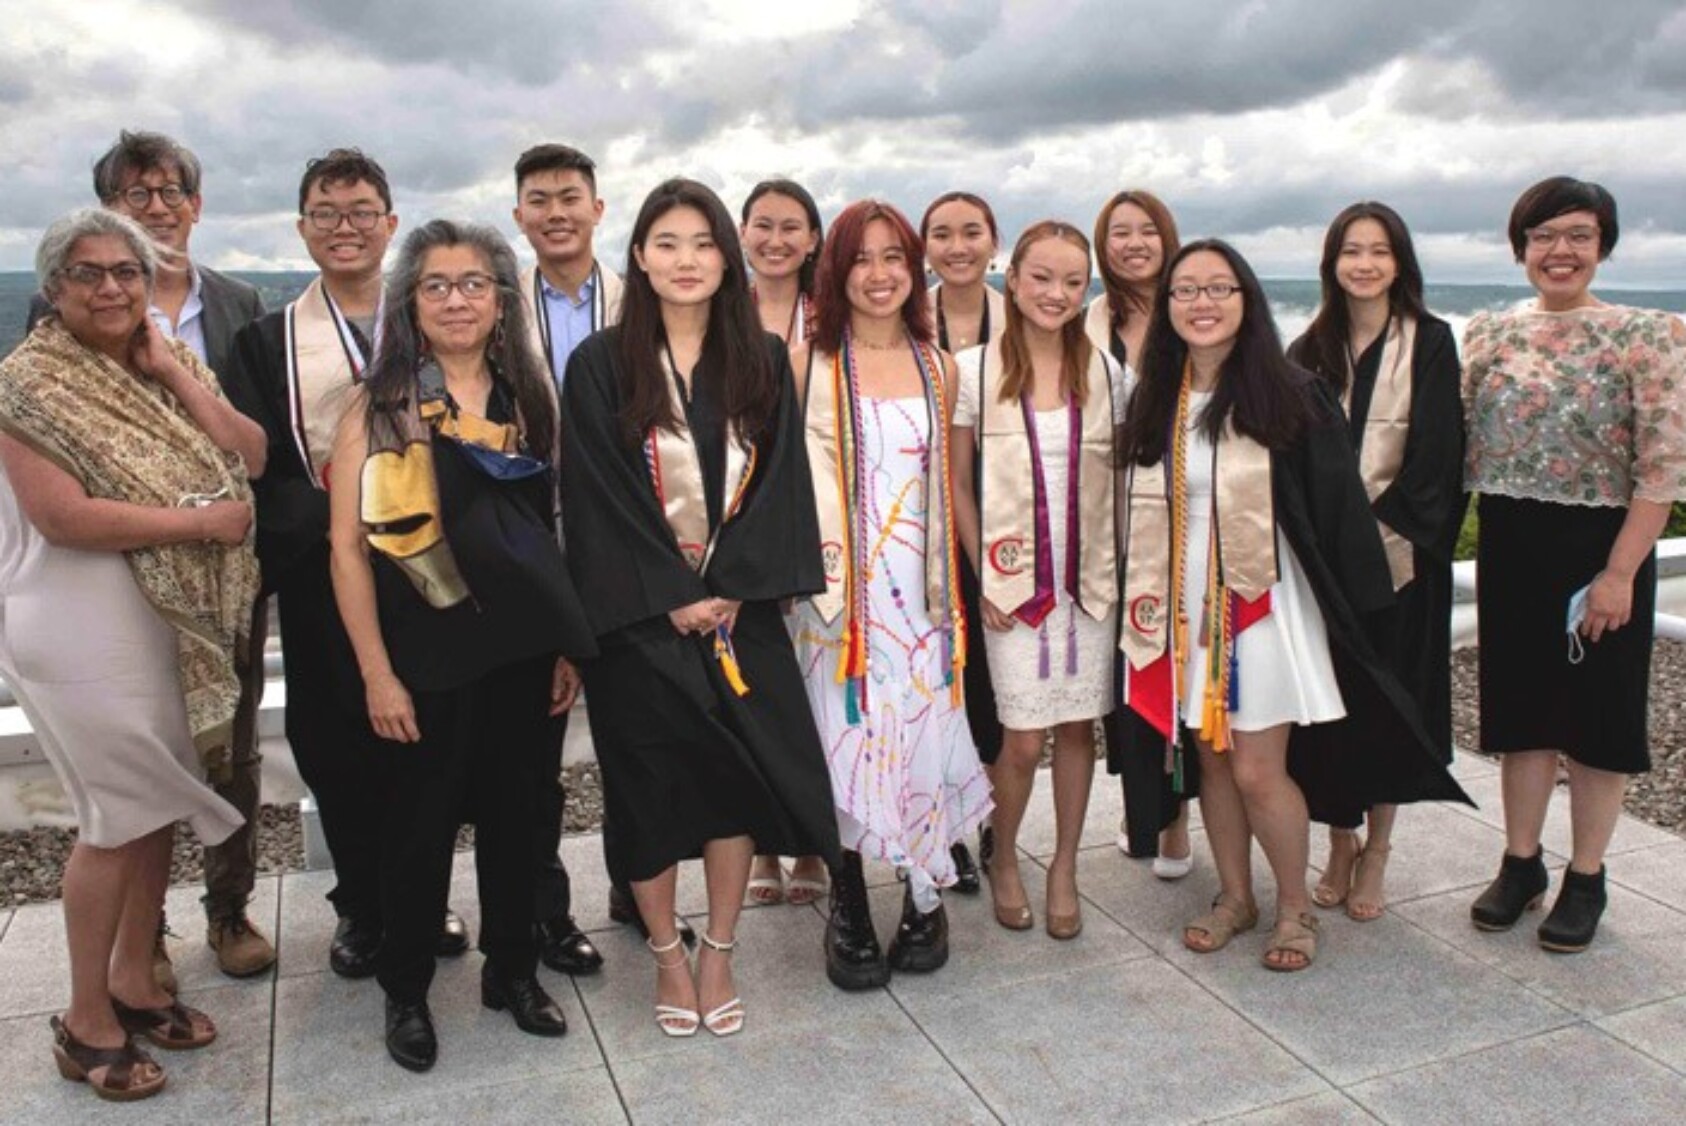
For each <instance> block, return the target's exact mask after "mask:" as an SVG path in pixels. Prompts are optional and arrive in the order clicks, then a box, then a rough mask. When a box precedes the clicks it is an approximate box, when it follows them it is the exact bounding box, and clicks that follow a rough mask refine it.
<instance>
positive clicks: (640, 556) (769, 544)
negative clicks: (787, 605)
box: [562, 326, 825, 637]
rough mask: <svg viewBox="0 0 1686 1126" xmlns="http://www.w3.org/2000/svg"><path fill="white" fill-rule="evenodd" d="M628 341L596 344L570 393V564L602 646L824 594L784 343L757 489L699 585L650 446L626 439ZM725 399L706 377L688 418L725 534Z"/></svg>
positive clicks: (566, 394)
mask: <svg viewBox="0 0 1686 1126" xmlns="http://www.w3.org/2000/svg"><path fill="white" fill-rule="evenodd" d="M620 331H621V330H620V328H619V327H618V326H617V327H613V328H608V329H605V330H603V331H602V332H597V333H593V334H592V335H591V336H589V337H587V338H586V339H585V341H584V342H583V343H581V344H580V346H579V347H578V348H576V349H574V354H573V355H572V356H571V357H569V359H568V372H567V376H566V378H565V379H564V380H563V382H562V399H563V404H562V451H563V452H562V517H563V521H564V523H565V526H566V532H567V541H568V543H569V544H570V551H569V558H568V563H569V566H570V567H572V569H573V575H574V581H575V583H576V584H577V585H578V587H579V589H580V590H581V591H582V592H584V594H585V595H586V598H587V607H586V610H587V613H588V614H589V615H590V617H591V624H592V628H593V629H594V630H595V631H596V633H597V635H598V637H604V636H605V635H607V634H610V633H613V632H616V631H619V630H621V629H624V628H625V627H627V626H631V625H634V624H636V623H639V622H644V621H648V620H650V619H653V618H659V617H661V616H663V615H665V614H667V613H668V612H669V611H670V610H677V609H679V608H680V607H682V606H689V605H690V604H691V603H693V602H698V601H701V600H702V599H704V598H708V597H711V596H717V597H722V598H731V599H736V600H738V601H742V602H754V601H774V600H777V599H781V598H790V597H795V596H800V595H806V594H813V593H816V592H818V591H820V590H823V589H824V588H825V572H824V570H823V568H822V565H821V563H820V550H819V542H820V535H819V523H818V520H817V519H816V517H815V515H814V488H813V484H812V481H811V479H810V477H809V474H808V458H807V452H806V449H805V447H804V445H803V442H802V422H801V418H800V416H799V414H798V412H797V409H796V403H795V399H796V397H795V395H794V394H793V393H792V392H793V391H794V388H795V379H794V377H793V376H792V375H791V371H790V357H789V354H788V353H787V352H786V350H785V346H784V343H783V342H782V341H781V340H779V338H778V337H776V336H774V335H772V334H771V333H769V334H767V337H766V344H767V353H768V362H769V363H771V364H772V365H773V368H774V371H775V372H776V373H777V375H778V382H779V386H780V387H781V388H782V389H784V393H783V394H782V395H781V397H780V401H779V404H778V409H777V412H776V415H775V417H774V420H773V423H772V425H771V426H770V427H769V428H768V433H766V434H764V435H762V436H761V437H760V438H759V439H758V440H757V441H756V466H755V477H754V478H753V480H752V481H751V483H750V488H749V491H748V492H747V494H746V495H745V498H744V501H743V504H742V506H741V507H740V508H739V510H738V512H737V514H736V515H735V516H734V517H733V518H732V519H731V520H730V521H728V522H727V523H726V525H725V527H724V528H722V529H721V530H720V534H719V538H718V540H717V542H716V544H715V548H714V554H713V555H712V557H711V560H710V563H709V567H708V573H707V574H706V575H699V574H697V572H695V571H693V570H692V569H691V567H690V565H689V564H688V563H686V562H685V559H684V557H683V556H682V555H680V553H679V548H678V545H677V544H676V543H675V542H674V538H673V532H672V530H671V529H670V528H669V527H668V523H667V518H666V516H665V515H664V514H663V512H662V510H661V506H660V505H659V504H658V503H657V502H656V494H655V490H654V488H653V487H652V486H651V484H650V470H649V466H648V465H647V464H646V463H645V459H644V450H643V448H642V446H641V445H640V444H636V443H629V442H628V441H626V439H625V436H624V434H623V432H622V428H621V423H620V409H621V395H620V379H621V362H620ZM716 387H717V382H716V381H715V380H714V379H713V378H710V376H709V373H707V372H706V371H704V370H702V369H701V368H699V369H698V371H697V372H696V373H695V374H694V376H693V378H692V394H691V398H690V401H689V402H688V403H687V404H686V408H685V414H686V418H687V420H688V422H689V423H690V425H691V427H692V434H693V435H694V437H695V440H696V442H697V449H698V459H699V461H700V462H701V465H702V471H703V478H704V481H705V482H706V488H705V490H704V491H705V492H706V493H707V494H708V513H709V524H710V526H711V527H716V526H718V525H719V523H720V519H721V517H720V514H721V511H722V509H723V508H724V506H725V497H726V492H727V488H728V485H727V482H726V481H725V460H726V454H725V449H726V436H725V419H724V412H723V409H722V404H721V403H720V400H719V396H718V392H717V391H716V390H715V388H716ZM733 484H734V485H735V482H734V483H733ZM581 544H589V545H590V550H582V549H581V548H580V547H579V545H581ZM665 625H666V623H663V626H664V628H665Z"/></svg>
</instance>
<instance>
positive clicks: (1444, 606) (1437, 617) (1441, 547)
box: [1288, 317, 1469, 763]
mask: <svg viewBox="0 0 1686 1126" xmlns="http://www.w3.org/2000/svg"><path fill="white" fill-rule="evenodd" d="M1383 344H1384V340H1382V339H1378V340H1376V341H1375V342H1374V343H1373V344H1371V345H1370V347H1369V348H1367V349H1365V351H1364V354H1363V355H1362V356H1360V357H1359V358H1358V363H1357V365H1356V368H1355V371H1354V377H1353V386H1352V415H1351V418H1350V420H1349V432H1350V434H1351V437H1352V444H1353V448H1354V449H1360V450H1361V449H1362V446H1363V440H1364V429H1365V425H1364V424H1365V420H1366V419H1367V418H1368V417H1369V413H1370V399H1371V396H1372V394H1373V393H1374V391H1375V389H1376V376H1377V373H1378V371H1379V369H1380V367H1381V357H1382V349H1383ZM1304 347H1305V338H1304V337H1301V338H1300V339H1299V340H1296V341H1295V342H1294V343H1293V345H1292V346H1290V347H1289V349H1288V355H1289V357H1290V358H1292V359H1295V360H1296V361H1298V360H1301V359H1303V353H1304ZM1463 465H1464V416H1463V401H1462V398H1461V381H1460V368H1459V365H1458V349H1457V344H1456V342H1455V341H1454V339H1453V337H1452V329H1451V327H1450V326H1449V325H1447V324H1446V322H1445V321H1443V320H1440V319H1439V318H1437V317H1423V318H1421V319H1420V320H1419V321H1418V322H1417V340H1416V346H1415V348H1414V349H1413V353H1412V357H1411V415H1410V430H1409V432H1408V434H1407V437H1406V439H1405V458H1404V461H1403V462H1402V463H1401V465H1400V467H1399V475H1398V476H1397V477H1395V478H1394V481H1393V484H1391V485H1389V486H1388V487H1387V488H1386V489H1385V490H1383V492H1382V493H1381V495H1380V496H1378V497H1376V499H1375V501H1374V503H1373V504H1372V506H1371V507H1372V510H1373V511H1374V512H1375V514H1376V518H1377V519H1379V520H1381V521H1383V522H1385V523H1386V524H1387V526H1388V527H1390V528H1392V529H1393V530H1394V531H1396V532H1398V533H1399V534H1400V535H1402V536H1404V537H1405V538H1406V539H1407V540H1409V541H1410V542H1411V546H1412V553H1411V554H1412V570H1413V574H1414V577H1413V578H1412V580H1411V581H1410V582H1409V583H1406V584H1405V585H1404V586H1403V587H1401V588H1400V589H1399V590H1397V591H1395V592H1394V597H1395V599H1396V600H1397V603H1398V605H1397V608H1396V612H1395V613H1394V614H1393V616H1392V617H1393V620H1392V622H1391V625H1392V636H1391V637H1388V638H1384V639H1381V644H1380V646H1379V648H1380V650H1381V654H1382V656H1383V657H1385V658H1387V659H1388V660H1389V662H1390V664H1391V665H1392V667H1393V671H1394V673H1395V674H1396V675H1397V676H1398V677H1399V679H1400V680H1401V682H1403V683H1404V685H1405V687H1406V689H1407V690H1408V691H1409V692H1410V693H1411V696H1412V698H1413V699H1415V700H1416V702H1417V707H1418V709H1419V710H1420V711H1421V713H1422V719H1423V727H1424V729H1425V730H1426V731H1427V732H1428V734H1429V737H1430V738H1431V739H1433V741H1434V744H1435V747H1436V749H1437V750H1438V751H1439V754H1440V758H1441V761H1443V762H1448V763H1449V762H1451V761H1452V666H1451V653H1452V552H1453V549H1454V548H1455V547H1456V545H1457V542H1458V530H1459V528H1460V527H1461V526H1462V524H1463V519H1464V510H1465V508H1466V507H1467V506H1468V503H1469V495H1468V494H1467V493H1465V492H1464V488H1463Z"/></svg>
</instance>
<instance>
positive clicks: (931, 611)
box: [804, 349, 958, 625]
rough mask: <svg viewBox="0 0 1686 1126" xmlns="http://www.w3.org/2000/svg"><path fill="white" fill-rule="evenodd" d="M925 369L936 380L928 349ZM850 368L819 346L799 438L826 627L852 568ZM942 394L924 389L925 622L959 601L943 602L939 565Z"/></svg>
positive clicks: (944, 529)
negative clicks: (815, 527)
mask: <svg viewBox="0 0 1686 1126" xmlns="http://www.w3.org/2000/svg"><path fill="white" fill-rule="evenodd" d="M925 356H926V367H927V369H928V370H929V371H930V372H931V378H932V379H933V380H941V379H942V372H943V368H942V363H941V360H940V359H939V358H938V356H937V355H936V353H935V352H934V350H931V349H926V350H925ZM850 398H851V395H850V390H849V386H848V373H847V372H846V371H844V369H843V360H842V357H841V356H830V355H827V354H826V353H824V352H821V351H818V350H817V349H816V350H815V351H814V352H813V353H812V354H811V359H810V361H809V367H808V395H807V399H806V403H805V419H804V441H805V442H806V444H807V448H808V465H809V468H810V469H811V471H812V473H813V478H814V507H815V509H816V511H817V513H818V516H819V525H820V554H821V556H822V558H823V559H824V562H825V590H824V592H822V593H820V594H816V595H814V596H813V599H812V604H813V607H814V609H815V610H817V611H819V615H820V617H821V618H823V619H824V620H825V622H826V624H827V625H830V624H831V623H832V622H834V621H836V620H837V615H838V614H840V613H842V611H843V603H844V599H845V597H846V596H847V593H848V589H849V578H850V576H849V569H850V568H851V567H853V566H854V553H853V551H852V550H851V549H850V543H849V536H850V535H851V520H850V513H849V512H848V511H847V499H846V498H847V495H848V488H849V486H848V479H849V477H850V476H851V475H852V473H853V464H852V463H853V459H854V456H855V442H856V438H857V435H856V431H855V426H854V422H853V420H852V418H851V417H850V409H851V408H850ZM945 401H946V399H945V397H944V395H943V392H942V389H941V388H940V387H932V386H929V385H927V386H926V388H925V403H926V412H927V414H928V416H929V418H930V422H931V438H930V442H931V456H930V457H928V458H927V459H926V468H925V506H926V512H927V516H928V518H927V520H926V522H925V609H926V613H927V614H928V615H929V617H930V619H931V621H933V622H942V621H945V620H946V619H947V618H948V616H949V615H950V614H951V613H955V612H958V607H950V606H948V605H947V601H948V598H947V593H946V592H947V589H948V584H947V582H946V581H945V577H944V573H943V572H944V568H945V566H946V563H947V561H948V558H949V550H948V545H947V544H946V543H945V542H944V537H945V536H946V535H947V534H949V533H948V526H949V523H950V516H949V514H948V513H947V512H945V511H943V498H944V497H945V496H946V495H947V492H946V485H947V482H946V481H945V480H944V479H943V471H944V466H946V464H947V460H948V459H947V458H945V457H939V456H937V454H938V448H939V445H940V443H943V442H946V441H947V430H948V419H947V417H946V411H945V409H944V407H943V404H944V403H945Z"/></svg>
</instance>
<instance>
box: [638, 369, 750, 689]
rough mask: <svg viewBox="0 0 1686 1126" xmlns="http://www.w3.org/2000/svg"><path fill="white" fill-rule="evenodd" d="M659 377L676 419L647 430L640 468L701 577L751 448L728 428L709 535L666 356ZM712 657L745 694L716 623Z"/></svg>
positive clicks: (737, 499)
mask: <svg viewBox="0 0 1686 1126" xmlns="http://www.w3.org/2000/svg"><path fill="white" fill-rule="evenodd" d="M662 374H663V377H664V378H665V379H666V381H667V390H668V397H669V400H670V402H671V404H672V408H673V417H674V418H676V419H677V420H678V426H677V428H676V429H675V430H667V429H665V428H663V427H660V426H652V427H650V431H649V433H648V434H646V435H645V437H644V463H645V465H646V466H647V467H648V469H649V471H650V485H651V487H652V488H653V489H654V490H655V493H656V503H657V504H659V505H660V506H661V510H662V515H663V516H664V517H665V518H666V520H667V527H668V530H669V531H670V532H672V533H673V542H674V546H675V547H676V548H677V549H678V551H679V554H680V556H681V557H682V558H683V559H684V560H685V563H686V565H687V566H689V567H690V568H691V569H692V570H693V571H695V572H697V573H698V574H699V575H701V574H706V573H707V571H708V564H709V562H710V561H711V560H712V559H713V557H714V548H715V545H716V544H717V543H718V542H719V539H720V532H721V530H722V529H724V528H725V527H726V525H727V524H728V523H729V522H730V521H731V519H732V517H734V516H736V515H737V514H738V511H739V510H740V509H741V508H742V507H743V502H744V497H745V496H746V495H747V494H748V492H749V485H750V482H751V481H752V480H754V478H755V465H756V448H755V444H754V443H753V442H750V441H747V440H746V439H745V438H744V437H743V434H742V433H741V432H740V431H739V429H738V427H737V425H736V424H728V426H727V432H726V480H725V484H726V486H727V488H728V489H729V490H730V491H729V492H728V493H727V494H726V505H725V507H724V508H723V509H722V511H721V514H720V524H719V526H718V527H716V528H715V529H714V530H713V531H712V532H711V531H710V530H709V527H708V494H707V492H706V490H707V488H708V482H707V481H705V480H704V479H703V469H702V459H701V457H699V456H698V454H697V446H696V443H695V441H693V440H692V438H691V430H690V427H689V426H688V425H687V424H686V422H685V417H686V416H685V400H684V396H683V392H682V390H681V387H680V381H679V375H678V373H677V372H676V371H675V369H674V365H673V360H672V357H671V356H668V357H666V359H665V367H664V368H663V373H662ZM714 656H715V659H716V660H718V661H719V662H720V670H721V672H723V673H724V674H725V676H726V681H727V683H729V684H730V685H731V686H732V690H733V691H734V692H736V693H737V694H738V695H739V696H744V695H747V694H748V693H749V685H748V684H747V683H745V682H744V679H743V674H742V673H741V671H740V670H739V668H738V661H737V654H736V653H735V652H734V651H733V649H732V635H731V631H730V630H729V629H728V628H727V627H726V625H724V624H721V625H720V626H718V627H717V628H716V629H715V631H714Z"/></svg>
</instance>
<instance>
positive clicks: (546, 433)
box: [363, 219, 557, 460]
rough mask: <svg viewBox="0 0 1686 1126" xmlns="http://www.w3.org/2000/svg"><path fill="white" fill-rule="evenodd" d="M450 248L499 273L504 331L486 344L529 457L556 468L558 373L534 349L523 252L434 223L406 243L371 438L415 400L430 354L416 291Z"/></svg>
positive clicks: (375, 389)
mask: <svg viewBox="0 0 1686 1126" xmlns="http://www.w3.org/2000/svg"><path fill="white" fill-rule="evenodd" d="M447 246H468V247H472V248H473V249H475V250H477V251H479V252H480V254H481V255H482V256H483V257H484V258H485V259H486V264H487V266H489V267H490V269H491V273H492V277H493V279H494V280H495V281H496V282H497V295H498V327H497V328H496V329H494V330H493V332H492V336H491V339H489V340H488V341H487V342H486V359H487V361H488V362H489V363H490V365H491V368H492V374H493V377H494V378H497V379H500V380H502V381H503V383H504V384H505V386H506V387H507V388H508V390H509V392H510V394H511V395H513V396H514V398H515V405H516V409H517V410H518V411H519V412H520V417H521V425H522V427H523V429H524V431H525V434H526V439H527V452H528V453H529V454H531V455H532V456H534V457H540V458H545V459H547V460H548V459H549V458H550V456H551V451H552V450H554V449H555V447H556V423H557V419H556V396H555V393H554V392H553V391H552V390H551V384H550V372H549V370H548V369H547V368H546V367H545V366H544V361H543V360H541V359H540V358H539V356H538V355H537V353H535V352H534V350H533V349H532V347H531V346H530V345H529V344H528V340H527V332H528V329H527V315H528V314H527V303H526V302H525V301H523V300H521V287H520V281H519V272H518V270H517V267H516V264H515V252H514V251H513V250H511V249H510V248H509V243H508V241H507V240H505V239H504V237H503V236H502V235H500V234H498V232H497V231H495V230H493V229H492V228H491V227H488V226H485V225H484V224H481V223H466V222H459V221H456V220H451V219H434V220H433V221H431V222H428V223H423V224H422V225H421V226H419V227H417V228H416V229H415V230H413V231H411V232H410V233H409V235H408V236H407V237H406V238H405V239H404V245H403V246H402V247H401V248H400V249H399V251H398V258H397V260H396V261H395V262H394V263H393V267H392V275H391V278H390V280H389V282H388V284H387V299H386V312H385V314H384V315H383V316H382V318H381V331H380V342H381V345H380V351H379V352H378V353H377V354H376V356H375V360H374V363H372V364H371V365H370V366H369V374H368V375H367V377H365V379H364V381H363V385H364V387H366V388H367V389H368V393H369V426H370V428H371V433H372V432H373V428H374V427H376V426H380V425H385V423H384V422H383V417H384V416H385V415H386V414H387V413H388V412H390V411H391V410H393V409H394V408H395V407H398V406H399V405H400V404H403V403H406V402H407V401H408V400H409V399H410V397H411V396H412V395H413V394H414V391H415V383H416V371H417V369H418V368H420V366H421V364H422V360H423V357H424V356H426V354H427V342H426V341H425V340H424V339H423V337H422V333H421V326H420V323H419V322H418V321H417V319H416V286H417V285H418V284H419V283H420V281H421V272H422V265H423V263H424V262H425V261H426V260H427V252H428V251H430V250H433V249H435V248H438V247H447Z"/></svg>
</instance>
